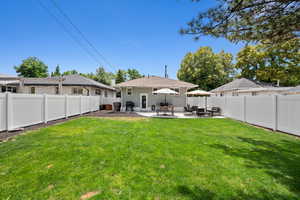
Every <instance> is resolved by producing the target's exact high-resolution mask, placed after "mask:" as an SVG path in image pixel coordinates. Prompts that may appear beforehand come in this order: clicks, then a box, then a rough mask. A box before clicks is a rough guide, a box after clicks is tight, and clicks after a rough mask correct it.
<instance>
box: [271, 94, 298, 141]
mask: <svg viewBox="0 0 300 200" xmlns="http://www.w3.org/2000/svg"><path fill="white" fill-rule="evenodd" d="M277 122H278V123H277V129H278V130H280V131H284V132H287V133H292V134H295V135H300V95H290V96H278V100H277Z"/></svg>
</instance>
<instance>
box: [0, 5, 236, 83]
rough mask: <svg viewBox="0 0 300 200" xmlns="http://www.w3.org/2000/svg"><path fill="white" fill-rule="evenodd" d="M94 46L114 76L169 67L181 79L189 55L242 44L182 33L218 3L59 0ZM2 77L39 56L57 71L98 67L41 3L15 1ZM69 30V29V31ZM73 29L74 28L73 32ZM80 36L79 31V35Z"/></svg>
mask: <svg viewBox="0 0 300 200" xmlns="http://www.w3.org/2000/svg"><path fill="white" fill-rule="evenodd" d="M42 1H43V2H44V3H45V5H46V6H47V7H49V9H50V10H51V11H52V12H54V13H55V14H56V15H57V16H58V17H59V19H61V20H62V21H63V23H65V24H67V21H66V20H64V18H63V17H62V16H60V15H58V14H59V13H58V12H57V10H55V8H54V7H53V6H52V4H51V3H50V0H42ZM56 1H57V2H58V3H59V5H60V6H61V8H62V9H63V10H64V11H65V12H66V13H67V14H68V15H69V17H70V18H71V19H72V21H73V22H74V23H75V24H76V25H77V26H78V27H79V28H80V30H81V31H82V32H83V33H84V34H85V35H86V36H87V38H88V39H89V40H90V41H91V42H92V43H93V45H94V46H96V47H97V49H98V50H99V51H100V52H101V54H103V55H104V56H105V58H106V59H107V60H108V61H109V62H110V63H112V65H113V68H111V67H109V66H108V65H107V64H106V63H105V62H103V65H104V67H105V68H106V69H107V70H108V71H112V72H114V71H115V70H116V69H119V68H121V69H127V68H136V69H138V70H139V71H141V72H142V73H143V74H146V75H147V74H150V75H163V72H164V65H168V72H169V75H170V77H172V78H176V72H177V70H178V69H179V66H180V62H181V60H182V58H183V57H184V55H185V54H186V53H187V52H190V51H195V50H197V49H198V48H199V47H201V46H211V47H212V48H213V50H214V51H215V52H219V51H221V50H222V49H223V50H225V51H226V52H231V53H233V54H236V53H237V52H238V50H239V49H240V48H241V47H242V45H241V44H240V45H235V44H232V43H230V42H229V41H226V40H225V39H215V38H211V37H203V38H201V39H200V40H199V41H196V42H195V41H194V40H193V39H192V38H191V37H190V36H182V35H180V34H179V33H178V30H179V29H180V28H181V27H184V25H185V24H186V22H188V21H189V20H190V19H192V17H193V16H195V15H196V14H197V13H198V12H199V11H202V10H205V9H207V8H208V7H210V6H212V5H213V3H214V1H213V0H202V3H192V2H191V1H190V0H119V1H110V0H76V1H74V0H63V1H59V0H56ZM1 8H2V9H1V12H0V19H1V20H0V27H1V37H0V52H1V53H0V73H6V74H15V70H14V69H13V66H14V65H19V64H20V63H21V61H22V60H23V59H25V58H27V57H29V56H36V57H38V58H39V59H41V60H42V61H44V62H45V63H46V64H47V65H48V66H49V71H50V72H51V71H53V70H54V68H55V66H56V65H57V64H59V65H60V66H61V69H62V71H66V70H71V69H76V70H78V71H80V72H83V73H86V72H94V71H95V69H96V68H97V67H98V65H99V64H97V63H96V62H95V61H94V60H93V59H92V58H90V57H89V55H87V53H86V52H84V51H83V50H82V49H81V48H80V47H79V46H78V45H77V44H76V43H75V42H74V41H73V40H72V39H71V38H70V37H69V36H68V35H67V34H66V33H65V32H64V31H63V29H62V28H61V27H60V26H59V25H58V24H57V23H56V22H55V20H54V19H53V18H51V17H50V16H49V14H48V13H47V12H46V11H45V10H43V9H42V8H41V7H40V5H39V4H38V1H37V0H27V1H21V0H11V1H5V3H4V2H2V4H1ZM68 27H69V26H68ZM69 28H70V27H69ZM74 33H75V32H74Z"/></svg>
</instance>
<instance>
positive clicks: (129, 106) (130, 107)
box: [125, 101, 134, 111]
mask: <svg viewBox="0 0 300 200" xmlns="http://www.w3.org/2000/svg"><path fill="white" fill-rule="evenodd" d="M125 106H126V111H133V108H134V103H133V102H132V101H126V104H125Z"/></svg>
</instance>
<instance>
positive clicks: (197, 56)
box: [177, 47, 234, 90]
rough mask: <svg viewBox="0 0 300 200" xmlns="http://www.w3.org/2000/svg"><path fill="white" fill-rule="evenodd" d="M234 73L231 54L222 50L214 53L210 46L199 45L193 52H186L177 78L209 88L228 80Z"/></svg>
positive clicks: (202, 87) (205, 88)
mask: <svg viewBox="0 0 300 200" xmlns="http://www.w3.org/2000/svg"><path fill="white" fill-rule="evenodd" d="M233 75H234V66H233V64H232V55H231V54H230V53H225V52H224V51H222V52H220V53H219V54H218V53H214V52H213V51H212V49H211V48H210V47H201V48H200V49H199V50H198V51H196V52H195V53H187V54H186V55H185V57H184V59H183V60H182V62H181V66H180V69H179V71H178V72H177V77H178V79H179V80H183V81H187V82H190V83H194V84H196V85H199V87H200V88H201V89H204V90H211V89H214V88H216V87H218V86H220V85H223V84H225V83H227V82H229V81H230V80H231V79H232V76H233Z"/></svg>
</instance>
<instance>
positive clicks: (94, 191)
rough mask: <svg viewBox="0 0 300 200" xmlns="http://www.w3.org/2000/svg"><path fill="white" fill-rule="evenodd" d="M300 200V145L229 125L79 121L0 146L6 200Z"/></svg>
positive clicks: (0, 191)
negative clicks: (88, 199)
mask: <svg viewBox="0 0 300 200" xmlns="http://www.w3.org/2000/svg"><path fill="white" fill-rule="evenodd" d="M88 197H91V198H90V199H154V200H162V199H194V200H196V199H205V200H210V199H220V200H221V199H222V200H225V199H243V200H244V199H255V200H265V199H300V141H299V139H297V138H295V137H293V136H288V135H284V134H277V133H273V132H270V131H266V130H262V129H258V128H255V127H252V126H248V125H245V124H243V123H239V122H236V121H233V120H229V119H170V120H168V119H142V120H137V121H136V120H134V119H128V120H122V118H118V119H116V120H112V119H104V118H103V119H101V118H80V119H75V120H71V121H68V122H66V123H63V124H59V125H55V126H50V127H47V128H43V129H40V130H38V131H32V132H28V133H27V134H26V135H23V136H18V137H17V138H16V139H15V140H11V141H9V142H5V143H1V144H0V199H4V200H8V199H9V200H12V199H22V200H23V199H43V200H44V199H51V200H54V199H87V198H88Z"/></svg>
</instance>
